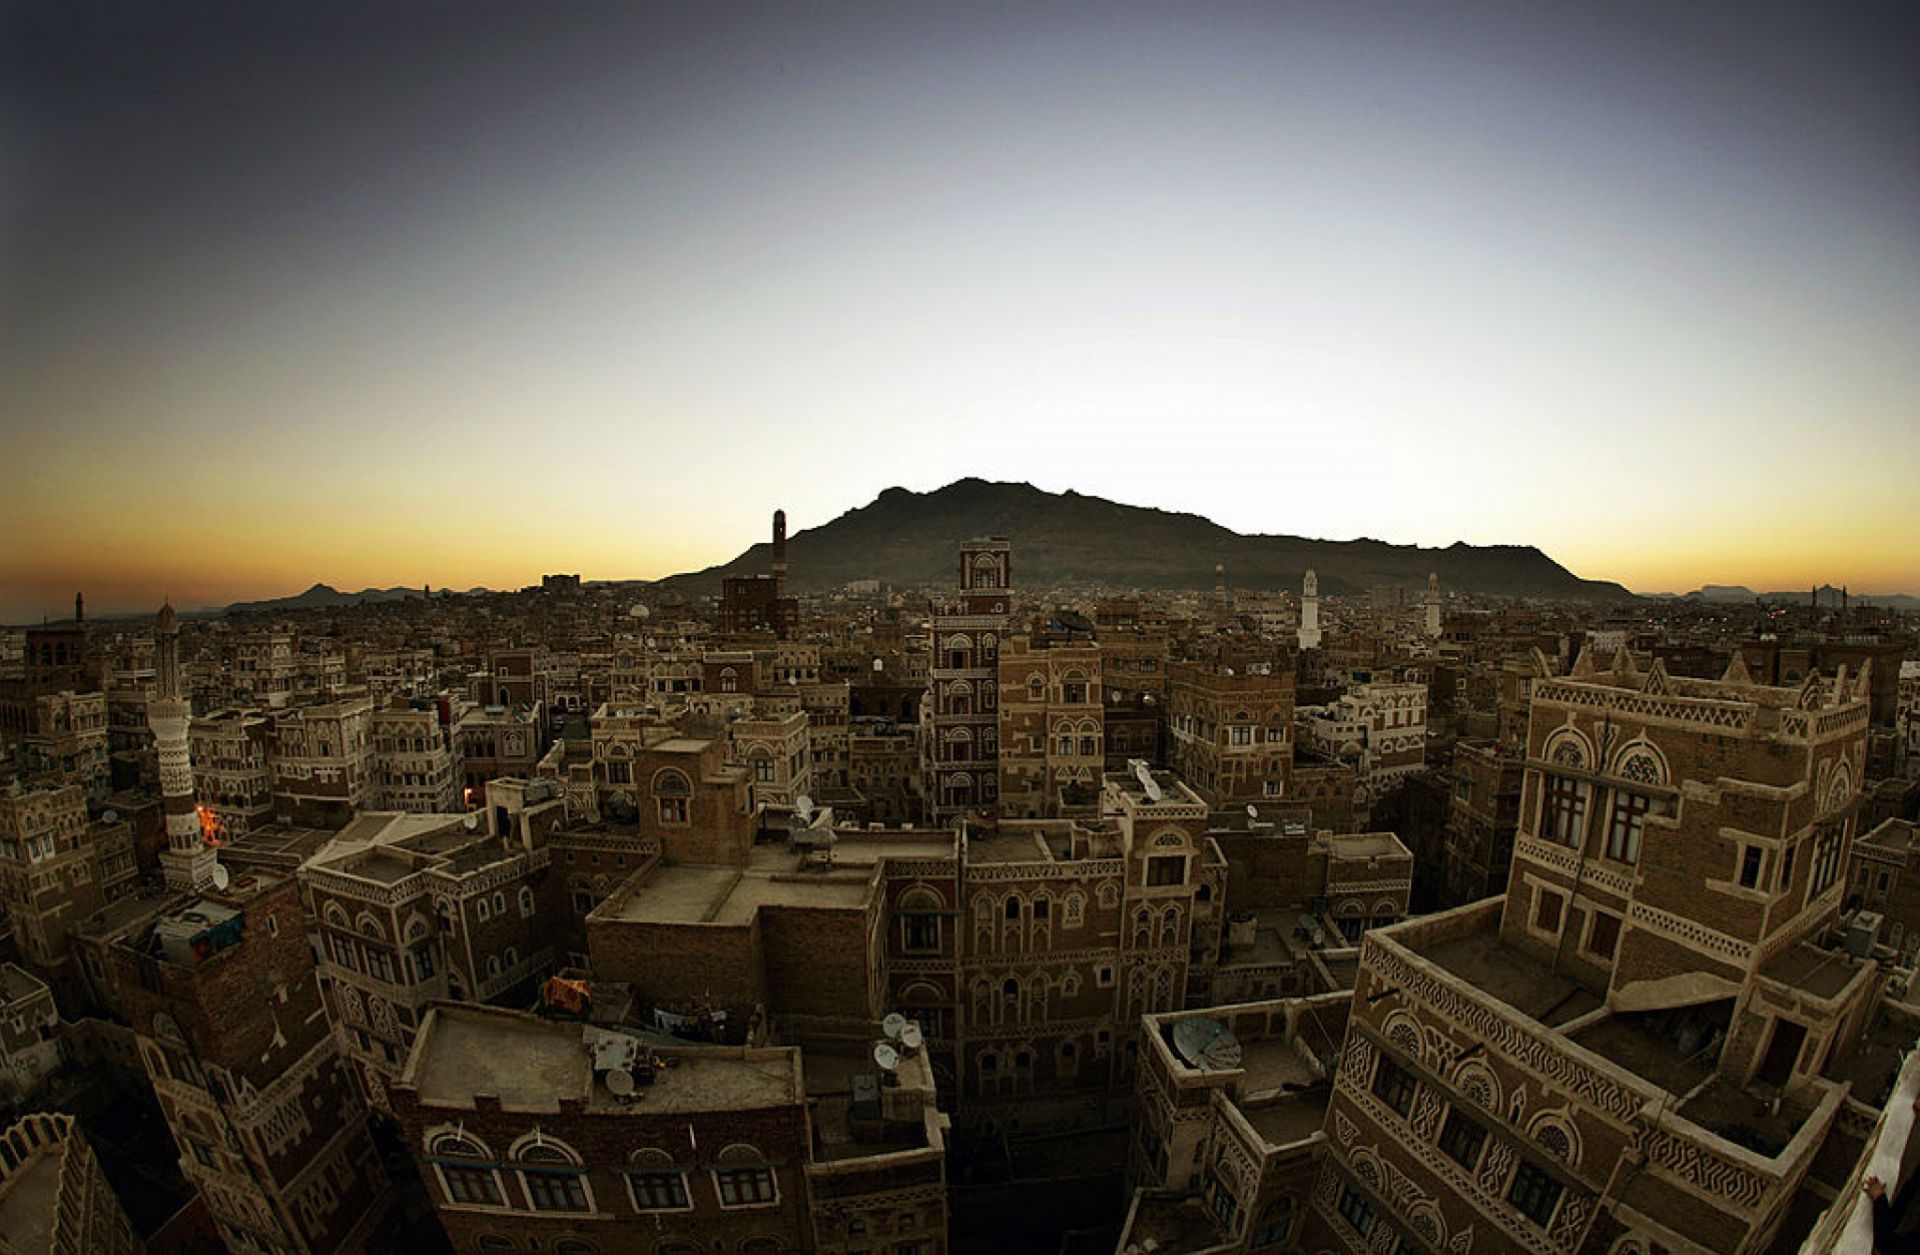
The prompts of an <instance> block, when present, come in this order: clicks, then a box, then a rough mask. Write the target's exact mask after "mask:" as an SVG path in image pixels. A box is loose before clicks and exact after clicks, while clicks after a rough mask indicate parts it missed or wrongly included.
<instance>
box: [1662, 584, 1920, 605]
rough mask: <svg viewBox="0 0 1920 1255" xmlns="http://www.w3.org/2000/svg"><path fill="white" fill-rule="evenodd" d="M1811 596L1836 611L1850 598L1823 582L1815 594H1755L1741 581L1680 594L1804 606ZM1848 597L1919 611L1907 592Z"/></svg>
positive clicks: (1689, 598)
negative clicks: (1740, 582)
mask: <svg viewBox="0 0 1920 1255" xmlns="http://www.w3.org/2000/svg"><path fill="white" fill-rule="evenodd" d="M1810 595H1817V596H1818V598H1819V604H1820V605H1821V606H1824V607H1828V608H1830V609H1834V610H1838V609H1839V608H1840V606H1841V604H1842V603H1843V602H1846V601H1848V600H1849V597H1848V595H1847V594H1846V593H1845V592H1844V591H1843V590H1841V589H1838V588H1835V587H1834V586H1833V585H1831V584H1822V585H1821V586H1820V588H1819V591H1818V593H1817V594H1815V592H1814V590H1812V589H1805V588H1803V589H1798V590H1796V591H1793V592H1784V593H1756V592H1754V591H1753V590H1752V589H1751V588H1747V587H1746V586H1744V585H1741V584H1706V585H1703V586H1702V587H1700V588H1697V589H1695V590H1694V591H1692V592H1690V593H1684V594H1682V595H1681V600H1683V601H1702V602H1707V603H1709V604H1713V603H1723V602H1739V603H1745V604H1749V605H1750V604H1752V603H1753V602H1754V601H1755V600H1756V599H1758V600H1760V601H1780V602H1786V603H1788V604H1790V605H1797V606H1804V605H1806V604H1807V598H1808V597H1809V596H1810ZM1851 600H1852V601H1856V602H1859V603H1861V604H1863V605H1865V604H1872V605H1875V606H1884V607H1887V608H1889V609H1893V610H1920V597H1914V596H1911V595H1909V594H1907V593H1854V594H1852V596H1851Z"/></svg>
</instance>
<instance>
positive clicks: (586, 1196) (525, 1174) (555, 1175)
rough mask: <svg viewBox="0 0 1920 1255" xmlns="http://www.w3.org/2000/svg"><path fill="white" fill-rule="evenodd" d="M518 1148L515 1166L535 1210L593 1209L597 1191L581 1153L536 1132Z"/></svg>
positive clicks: (529, 1202)
mask: <svg viewBox="0 0 1920 1255" xmlns="http://www.w3.org/2000/svg"><path fill="white" fill-rule="evenodd" d="M530 1139H531V1140H529V1138H522V1139H521V1140H520V1142H519V1143H517V1144H516V1146H515V1148H514V1156H513V1158H514V1166H515V1167H516V1168H518V1169H519V1170H520V1186H521V1188H522V1189H523V1190H525V1191H526V1195H527V1206H529V1207H531V1208H533V1209H534V1210H535V1211H592V1210H593V1195H592V1192H591V1190H590V1189H589V1187H588V1185H587V1170H586V1168H585V1167H584V1166H583V1165H582V1164H581V1163H580V1157H579V1156H578V1155H576V1154H574V1153H573V1151H572V1149H571V1148H569V1147H567V1146H566V1145H564V1144H563V1143H560V1142H556V1141H552V1140H550V1139H548V1138H547V1137H545V1136H544V1135H543V1134H541V1133H538V1132H535V1133H533V1134H531V1135H530Z"/></svg>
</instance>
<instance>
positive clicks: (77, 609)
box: [73, 593, 87, 627]
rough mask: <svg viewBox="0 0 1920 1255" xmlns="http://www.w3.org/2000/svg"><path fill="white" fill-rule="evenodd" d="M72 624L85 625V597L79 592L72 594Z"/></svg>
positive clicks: (76, 625)
mask: <svg viewBox="0 0 1920 1255" xmlns="http://www.w3.org/2000/svg"><path fill="white" fill-rule="evenodd" d="M73 626H75V627H85V626H87V599H86V596H85V595H84V594H81V593H75V594H74V595H73Z"/></svg>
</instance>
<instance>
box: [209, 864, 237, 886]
mask: <svg viewBox="0 0 1920 1255" xmlns="http://www.w3.org/2000/svg"><path fill="white" fill-rule="evenodd" d="M232 879H233V877H232V876H230V875H228V874H227V869H226V868H225V867H222V866H221V865H220V864H218V863H215V864H214V865H213V887H214V888H216V889H223V890H224V889H225V888H226V887H227V882H228V881H230V880H232Z"/></svg>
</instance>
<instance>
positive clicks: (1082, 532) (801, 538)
mask: <svg viewBox="0 0 1920 1255" xmlns="http://www.w3.org/2000/svg"><path fill="white" fill-rule="evenodd" d="M977 536H1005V537H1007V538H1008V539H1009V540H1011V541H1012V542H1013V579H1014V586H1015V587H1016V588H1035V587H1050V586H1055V585H1067V584H1100V585H1106V586H1109V587H1118V588H1211V587H1212V586H1213V582H1214V573H1213V569H1214V565H1215V564H1216V563H1225V564H1226V568H1227V582H1228V584H1229V585H1230V586H1232V587H1235V588H1271V589H1279V588H1288V589H1298V588H1299V587H1300V580H1301V578H1302V576H1304V575H1305V573H1306V571H1307V568H1309V567H1312V568H1313V569H1314V570H1316V571H1317V572H1318V573H1319V576H1320V591H1321V592H1322V593H1323V594H1341V593H1345V594H1354V593H1364V592H1365V591H1366V590H1367V589H1369V588H1371V587H1374V586H1375V585H1380V584H1392V585H1400V586H1403V587H1418V588H1425V587H1426V582H1427V574H1428V572H1437V573H1438V574H1439V576H1440V583H1441V586H1442V587H1443V588H1448V589H1454V590H1459V591H1467V592H1475V593H1494V594H1506V595H1511V596H1536V597H1562V598H1625V597H1630V596H1631V595H1632V594H1630V593H1628V592H1627V590H1626V589H1624V588H1622V587H1620V585H1618V584H1610V583H1605V582H1603V581H1599V580H1583V579H1580V578H1579V577H1577V576H1575V575H1574V574H1573V573H1572V572H1570V571H1568V570H1567V569H1566V568H1565V567H1563V566H1561V565H1560V564H1559V563H1557V562H1555V561H1553V559H1551V558H1549V557H1547V556H1546V555H1545V554H1543V553H1541V552H1540V551H1539V550H1538V549H1535V548H1532V547H1530V546H1520V545H1494V546H1474V545H1466V544H1460V543H1455V544H1453V545H1450V546H1448V547H1447V548H1445V549H1420V548H1417V547H1414V546H1410V545H1389V544H1386V543H1385V542H1383V541H1378V540H1347V541H1336V540H1309V539H1305V538H1302V537H1298V536H1258V535H1255V536H1243V535H1241V534H1240V533H1238V532H1233V531H1229V530H1228V529H1227V528H1224V527H1222V526H1220V525H1219V524H1218V523H1215V522H1213V521H1211V520H1209V519H1205V518H1202V517H1200V516H1199V515H1197V514H1179V513H1173V512H1170V511H1167V510H1156V509H1151V508H1148V507H1144V506H1131V505H1122V504H1120V503H1118V502H1114V501H1107V500H1104V499H1102V498H1100V497H1087V496H1082V495H1081V494H1079V493H1076V492H1064V493H1051V492H1043V491H1042V490H1040V489H1038V488H1035V487H1033V486H1032V485H1031V484H1005V483H992V482H988V481H986V480H980V479H963V480H959V481H957V482H955V483H952V484H948V485H947V486H946V487H945V488H940V489H936V490H935V491H933V492H927V493H916V492H909V491H907V490H906V489H904V488H889V489H887V490H886V491H885V492H883V493H881V494H880V495H879V496H878V497H877V498H875V499H874V501H873V502H872V503H871V504H869V505H866V506H862V507H861V508H859V509H857V510H850V511H848V512H847V513H845V514H843V515H841V516H840V517H839V518H837V519H835V520H834V521H833V522H831V523H828V524H826V525H824V526H822V527H816V528H810V529H809V530H807V531H803V532H798V533H796V534H794V535H793V536H791V537H789V538H788V540H787V561H788V568H789V571H788V580H789V582H790V583H791V584H792V585H793V586H794V587H795V588H796V589H803V590H824V589H831V588H836V587H839V586H840V585H842V584H846V583H848V582H849V581H851V580H858V579H879V580H884V581H885V582H887V583H889V584H892V585H894V586H896V587H927V586H933V587H943V586H948V585H951V584H952V583H953V582H954V580H955V576H956V570H957V567H956V564H957V558H956V556H955V550H956V547H957V546H958V545H959V543H960V542H961V541H963V540H967V539H971V538H973V537H977ZM770 549H771V546H770V545H769V544H765V543H763V544H758V545H755V546H753V547H752V548H751V549H749V550H747V551H746V552H745V553H743V554H741V555H740V556H739V557H737V558H735V559H734V560H733V561H731V562H729V563H727V564H726V565H724V566H717V567H708V568H707V569H706V570H704V571H695V572H689V573H687V574H684V575H676V576H672V577H670V578H669V579H666V580H662V581H660V584H659V585H658V587H661V588H663V589H666V590H671V591H678V592H682V593H687V594H699V593H709V592H717V591H718V590H719V587H720V581H721V579H722V577H724V576H729V575H757V574H762V573H764V572H766V570H767V569H768V563H769V561H770V560H771V555H770Z"/></svg>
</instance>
